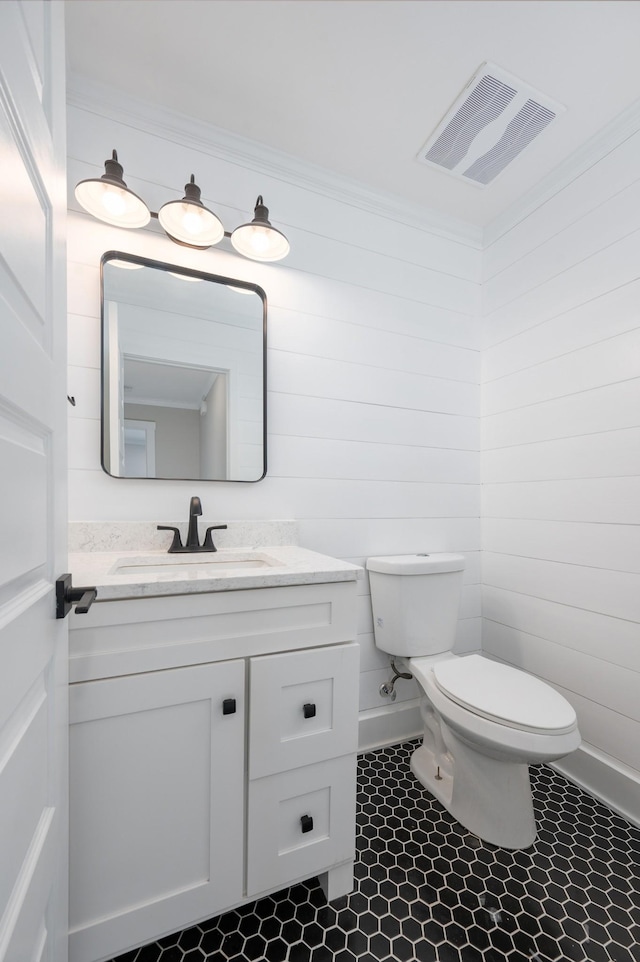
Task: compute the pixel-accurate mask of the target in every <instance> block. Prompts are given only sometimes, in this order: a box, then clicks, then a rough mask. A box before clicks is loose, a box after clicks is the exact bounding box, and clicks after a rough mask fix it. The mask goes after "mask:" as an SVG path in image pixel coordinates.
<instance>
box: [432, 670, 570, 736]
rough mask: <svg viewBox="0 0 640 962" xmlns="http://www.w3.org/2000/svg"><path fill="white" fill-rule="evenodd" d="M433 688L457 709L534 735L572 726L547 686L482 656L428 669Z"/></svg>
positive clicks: (557, 697) (564, 708) (566, 711)
mask: <svg viewBox="0 0 640 962" xmlns="http://www.w3.org/2000/svg"><path fill="white" fill-rule="evenodd" d="M432 670H433V677H434V679H435V682H436V685H437V687H438V689H439V690H440V691H441V692H442V694H443V695H445V696H446V697H447V698H450V699H451V700H452V701H454V702H456V704H458V705H460V706H461V707H462V708H465V709H467V710H468V711H470V712H473V714H475V715H479V716H480V717H482V718H486V719H488V720H489V721H493V722H496V723H498V724H501V725H506V726H508V727H509V728H515V729H519V730H521V731H526V732H532V733H537V734H550V733H554V734H563V733H568V732H571V731H573V730H574V729H575V728H576V714H575V712H574V710H573V708H572V707H571V705H570V704H569V702H568V701H567V700H566V699H565V698H563V697H562V695H560V694H558V692H557V691H555V689H553V688H551V686H550V685H547V684H545V682H542V681H540V680H539V679H538V678H534V677H532V676H531V675H528V674H526V673H525V672H523V671H519V670H518V669H517V668H512V667H510V666H509V665H503V664H501V663H500V662H494V661H490V660H489V659H488V658H483V657H482V655H468V656H466V657H462V658H455V657H454V658H447V659H445V660H443V661H437V662H435V663H434V664H433V665H432Z"/></svg>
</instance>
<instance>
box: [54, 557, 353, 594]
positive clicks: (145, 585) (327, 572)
mask: <svg viewBox="0 0 640 962" xmlns="http://www.w3.org/2000/svg"><path fill="white" fill-rule="evenodd" d="M198 565H200V567H199V566H198ZM207 565H208V567H207ZM243 565H246V567H243ZM252 565H253V566H252ZM169 566H170V570H166V571H163V570H162V569H163V568H169ZM178 566H179V567H178ZM119 568H120V569H122V568H127V569H128V570H126V571H118V569H119ZM212 568H214V570H213V571H212ZM69 571H70V572H71V574H72V575H73V583H74V587H75V586H77V587H80V586H83V585H86V586H89V585H95V586H96V588H97V589H98V598H97V600H98V601H114V600H117V599H124V598H151V597H155V596H161V595H185V594H195V593H204V592H209V591H238V590H242V589H247V588H274V587H282V586H287V585H309V584H322V583H327V582H336V581H356V580H357V579H358V578H360V577H362V574H363V571H362V568H360V567H359V566H358V565H354V564H350V563H349V562H347V561H340V560H338V559H336V558H330V557H328V556H327V555H323V554H318V553H317V552H315V551H308V550H307V549H306V548H300V547H298V546H297V545H264V546H260V547H241V546H237V547H233V548H228V549H227V548H223V549H221V550H219V551H217V552H215V553H208V552H207V553H204V552H203V553H198V554H174V555H171V554H168V553H167V551H166V549H165V550H161V551H159V550H145V549H142V550H135V551H134V550H110V551H76V552H72V553H71V554H70V555H69Z"/></svg>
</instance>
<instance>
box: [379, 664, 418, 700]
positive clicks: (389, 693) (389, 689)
mask: <svg viewBox="0 0 640 962" xmlns="http://www.w3.org/2000/svg"><path fill="white" fill-rule="evenodd" d="M391 670H392V671H393V678H392V679H391V680H390V681H385V682H383V683H382V684H381V685H380V689H379V691H380V694H381V695H382V697H383V698H390V699H391V701H395V700H396V696H397V694H398V693H397V691H396V689H395V684H396V682H397V680H398V678H405V679H406V680H407V681H409V680H410V679H411V678H413V675H412V674H410V673H409V672H408V671H398V669H397V668H396V665H395V662H394V660H393V658H392V659H391Z"/></svg>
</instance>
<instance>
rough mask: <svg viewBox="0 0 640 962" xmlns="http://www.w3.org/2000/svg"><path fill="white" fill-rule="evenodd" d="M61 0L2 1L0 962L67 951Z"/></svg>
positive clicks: (60, 960)
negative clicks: (61, 606)
mask: <svg viewBox="0 0 640 962" xmlns="http://www.w3.org/2000/svg"><path fill="white" fill-rule="evenodd" d="M63 9H64V8H63V4H62V3H60V2H58V0H54V2H51V3H43V2H40V0H34V2H25V0H22V2H19V0H4V2H2V3H0V162H1V164H2V178H1V180H0V330H1V331H2V351H0V463H2V466H3V470H2V472H0V853H1V854H0V859H1V871H0V962H14V960H15V962H18V960H19V962H38V960H40V959H43V960H44V959H47V960H50V962H65V960H66V958H67V948H66V946H67V894H66V893H67V829H66V825H67V810H68V801H67V761H66V729H67V711H66V705H67V687H66V685H67V626H66V623H64V622H58V621H56V619H55V590H54V581H55V577H56V574H62V573H63V572H64V569H65V565H66V408H65V398H66V389H65V386H66V358H65V330H66V322H65V303H66V297H65V284H66V280H65V248H64V218H65V206H66V191H65V183H64V169H65V136H64V133H65V128H64V112H65V98H64V38H63Z"/></svg>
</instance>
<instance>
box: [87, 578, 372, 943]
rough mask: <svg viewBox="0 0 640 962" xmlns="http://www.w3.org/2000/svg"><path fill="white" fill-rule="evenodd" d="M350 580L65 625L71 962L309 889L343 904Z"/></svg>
mask: <svg viewBox="0 0 640 962" xmlns="http://www.w3.org/2000/svg"><path fill="white" fill-rule="evenodd" d="M355 594H356V585H355V581H350V582H337V583H334V584H313V585H300V586H287V587H275V588H259V589H251V590H245V591H228V592H215V593H206V594H192V595H189V596H173V597H171V596H170V597H158V598H140V599H128V600H119V601H109V602H105V603H102V604H99V603H97V604H95V605H94V606H93V607H92V609H91V611H90V612H89V613H88V615H86V616H80V617H74V618H73V621H72V624H71V625H70V628H71V632H70V637H71V643H70V647H71V662H70V663H71V672H70V674H71V679H72V684H71V690H70V770H71V781H70V812H71V825H70V834H71V849H70V878H71V887H70V962H99V960H104V959H111V958H113V957H114V956H116V955H118V954H120V953H122V952H125V951H127V950H128V949H130V948H133V947H135V946H137V945H140V944H144V943H146V942H150V941H153V940H155V939H157V938H159V937H161V936H162V935H165V934H167V933H169V932H172V931H176V930H178V929H181V928H184V927H186V926H188V925H191V924H193V923H195V922H197V921H200V920H202V919H205V918H208V917H210V916H214V915H216V914H218V913H219V912H221V911H223V910H225V909H228V908H231V907H233V906H237V905H239V904H242V903H243V902H247V901H250V900H252V899H254V898H257V897H258V896H260V895H262V894H265V893H267V892H273V891H277V890H278V889H280V888H283V887H285V886H287V885H289V884H293V883H294V882H296V881H299V880H301V879H305V878H310V877H313V876H315V875H319V876H320V877H321V880H322V881H323V884H324V887H325V891H326V892H327V894H328V897H329V898H334V897H337V896H338V895H342V894H345V893H346V892H348V891H350V890H351V888H352V881H353V857H354V839H355V792H356V782H355V766H356V748H357V702H358V696H357V692H358V645H357V644H354V643H353V642H352V639H353V637H354V635H355Z"/></svg>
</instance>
